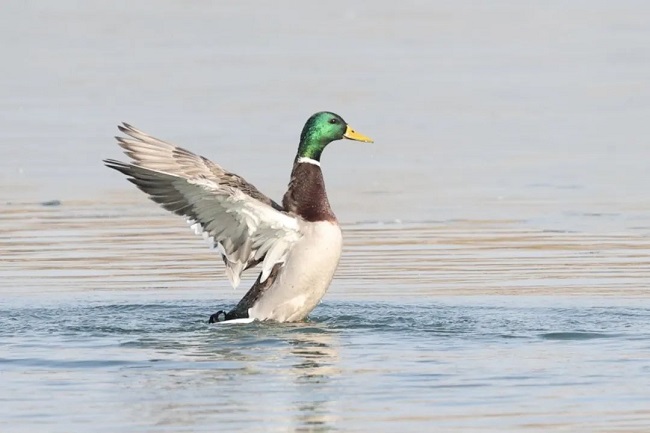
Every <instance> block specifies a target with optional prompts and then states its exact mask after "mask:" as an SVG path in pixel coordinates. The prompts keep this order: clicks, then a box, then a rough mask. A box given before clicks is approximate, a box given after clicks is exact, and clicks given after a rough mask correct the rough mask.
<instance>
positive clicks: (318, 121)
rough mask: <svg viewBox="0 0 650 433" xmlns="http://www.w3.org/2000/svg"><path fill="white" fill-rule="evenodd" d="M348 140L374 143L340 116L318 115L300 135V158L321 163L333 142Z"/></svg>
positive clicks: (330, 114) (312, 118) (322, 112)
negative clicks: (322, 157)
mask: <svg viewBox="0 0 650 433" xmlns="http://www.w3.org/2000/svg"><path fill="white" fill-rule="evenodd" d="M342 138H347V139H349V140H356V141H365V142H366V143H372V139H370V138H369V137H366V136H365V135H362V134H359V133H358V132H355V131H354V129H352V128H350V126H349V125H348V124H347V123H345V120H343V118H342V117H341V116H339V115H338V114H334V113H330V112H329V111H321V112H320V113H316V114H314V115H313V116H311V117H310V118H309V120H307V123H305V127H304V128H302V133H301V134H300V145H299V146H298V157H305V158H311V159H315V160H316V161H320V155H321V153H323V150H324V149H325V147H326V146H327V145H328V144H330V143H331V142H332V141H335V140H340V139H342Z"/></svg>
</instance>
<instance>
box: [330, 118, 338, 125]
mask: <svg viewBox="0 0 650 433" xmlns="http://www.w3.org/2000/svg"><path fill="white" fill-rule="evenodd" d="M330 123H331V124H332V125H334V124H335V123H339V119H330Z"/></svg>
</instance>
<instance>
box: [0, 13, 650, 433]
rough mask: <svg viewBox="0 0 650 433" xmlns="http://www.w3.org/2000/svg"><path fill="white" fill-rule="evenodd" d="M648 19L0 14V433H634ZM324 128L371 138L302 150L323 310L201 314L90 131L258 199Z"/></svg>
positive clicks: (213, 294)
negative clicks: (217, 321)
mask: <svg viewBox="0 0 650 433" xmlns="http://www.w3.org/2000/svg"><path fill="white" fill-rule="evenodd" d="M314 8H317V11H316V10H315V9H314ZM649 21H650V8H649V7H648V6H647V5H646V4H645V3H644V2H635V1H628V2H616V3H612V2H605V1H595V2H588V3H587V2H573V3H571V4H567V3H566V2H554V1H551V2H545V3H544V4H537V5H534V6H531V5H529V4H524V3H521V2H510V1H505V2H500V3H498V4H497V3H491V4H484V5H481V4H477V3H476V2H471V1H460V2H453V3H444V2H418V1H402V2H400V3H399V4H398V5H397V4H395V3H394V2H385V1H372V2H371V1H359V2H352V3H351V2H343V1H337V0H335V1H331V2H328V3H327V4H320V5H308V4H305V5H296V4H293V3H292V2H285V1H279V2H274V3H273V5H270V4H269V5H268V6H257V7H255V8H253V7H252V6H247V5H244V4H239V3H232V4H223V2H214V3H211V2H191V3H187V2H173V1H168V2H160V1H156V2H153V1H152V2H147V1H143V2H136V3H133V2H132V3H130V4H129V5H128V7H126V6H125V5H120V4H118V3H108V2H100V1H92V2H77V1H69V0H64V1H58V2H56V3H44V2H41V3H38V2H36V3H34V2H20V1H9V2H5V3H4V4H3V13H2V14H0V33H1V34H2V35H3V36H4V38H3V40H5V41H11V43H7V44H4V46H3V59H4V60H5V64H6V65H9V66H8V67H6V68H4V69H3V71H2V72H1V73H0V93H1V94H2V95H3V97H2V98H1V99H0V156H1V158H0V377H1V378H2V387H0V402H1V404H0V423H1V426H0V430H2V431H3V432H32V431H47V432H71V431H89V430H91V431H106V432H114V431H123V432H197V431H210V432H214V431H215V430H220V431H242V430H244V429H246V430H248V431H277V432H284V431H305V432H306V431H359V432H367V431H377V432H388V431H391V432H392V431H395V430H399V431H401V432H404V433H406V432H420V431H458V432H476V431H485V432H503V431H517V432H518V431H531V432H532V431H538V432H548V431H571V432H574V431H585V432H633V431H634V432H645V431H647V429H648V425H650V415H649V414H650V397H649V394H648V389H650V379H648V378H649V377H650V356H648V354H649V353H650V338H649V337H650V325H649V323H650V298H649V288H648V287H649V285H650V200H648V193H647V186H648V185H650V170H648V161H650V147H649V146H648V143H647V137H648V136H650V123H648V122H647V119H648V118H650V102H649V101H650V85H649V83H648V80H647V77H648V76H650V56H649V55H648V46H650V27H648V25H647V23H648V22H649ZM17 35H20V37H18V36H17ZM323 109H326V110H333V111H336V112H338V113H340V114H341V115H343V116H344V118H345V119H346V120H347V121H349V122H350V123H351V124H352V125H353V126H354V127H355V128H356V129H357V130H359V131H361V132H363V133H364V134H367V135H369V136H371V137H373V138H374V139H375V141H376V143H375V144H374V145H365V144H359V143H351V142H337V143H334V144H333V145H332V146H331V147H330V148H328V149H327V151H326V152H325V155H324V157H323V169H324V173H325V178H326V182H327V187H328V192H329V195H330V199H331V202H332V206H333V208H334V210H335V212H336V213H337V215H338V217H339V219H340V221H341V223H342V227H343V231H344V239H345V246H344V254H343V258H342V261H341V264H340V267H339V270H338V273H337V276H336V279H335V280H334V282H333V284H332V286H331V288H330V291H329V292H328V294H327V296H326V297H325V299H324V301H323V302H322V303H321V305H319V306H318V307H317V308H316V309H315V310H314V312H313V314H312V315H311V317H310V319H309V320H308V321H307V322H305V323H299V324H283V325H279V324H266V323H254V324H250V325H246V326H236V327H235V326H232V327H227V326H211V325H208V324H207V323H206V320H207V318H208V316H209V315H210V314H211V313H213V312H215V311H217V310H219V309H222V308H227V307H229V306H231V305H233V304H234V303H235V302H237V300H238V299H239V297H240V296H241V295H242V294H243V290H242V289H239V290H233V289H232V288H230V287H229V286H228V283H227V280H226V278H225V277H224V275H223V269H222V265H221V263H220V259H219V258H218V257H216V256H215V254H214V252H211V251H209V249H208V248H207V247H206V246H205V244H203V243H202V241H201V240H200V239H199V238H197V237H195V236H194V235H193V234H192V233H191V232H190V230H189V229H188V228H187V227H186V225H185V223H184V221H182V219H181V218H178V217H175V216H172V215H168V214H167V213H166V212H164V211H163V210H161V209H159V208H157V207H156V206H155V205H154V204H153V203H150V202H149V201H148V200H147V199H146V198H145V197H144V196H143V195H142V194H141V193H140V192H139V191H137V190H135V188H133V187H132V185H130V184H129V183H127V182H126V181H125V180H124V179H123V178H122V177H121V176H120V175H119V174H117V173H114V172H112V171H110V170H108V169H106V168H104V167H103V166H102V165H101V163H100V161H101V159H102V158H108V157H110V158H116V157H118V155H119V154H120V152H119V149H118V148H117V146H116V145H115V144H114V142H113V139H112V136H113V135H115V134H116V133H117V131H116V129H115V126H114V125H115V124H117V123H118V122H120V121H128V122H130V123H132V124H134V125H135V126H137V127H138V128H141V129H143V130H145V131H148V132H151V133H152V134H154V135H156V136H159V137H160V138H163V139H166V140H169V141H173V142H177V143H179V144H181V145H183V146H185V147H187V148H189V149H192V150H194V151H196V152H199V153H201V154H203V155H205V156H207V157H210V158H212V159H214V160H215V161H217V162H219V163H220V164H222V165H223V166H224V167H226V168H228V169H230V170H232V171H235V172H237V173H238V174H241V175H242V176H244V177H245V178H246V179H247V180H249V181H251V182H253V183H254V184H255V185H256V186H258V187H259V188H260V190H261V191H263V192H265V193H267V194H268V195H270V196H271V197H273V198H274V199H279V198H280V197H281V195H282V193H283V192H284V188H285V187H286V184H287V182H288V176H289V170H290V163H291V161H292V158H293V155H294V152H295V147H296V145H297V138H298V134H299V131H300V128H301V126H302V124H303V122H304V121H305V120H306V118H307V117H308V116H309V115H310V114H311V113H313V112H315V111H318V110H323ZM254 277H255V275H253V274H251V275H249V276H248V279H246V280H245V281H244V282H243V283H242V286H246V285H248V284H251V282H252V279H253V278H254Z"/></svg>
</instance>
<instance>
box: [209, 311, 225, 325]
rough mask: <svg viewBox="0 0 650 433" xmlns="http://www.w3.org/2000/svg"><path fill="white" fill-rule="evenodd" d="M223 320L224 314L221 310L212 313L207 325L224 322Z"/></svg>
mask: <svg viewBox="0 0 650 433" xmlns="http://www.w3.org/2000/svg"><path fill="white" fill-rule="evenodd" d="M225 320H226V312H225V311H223V310H219V311H217V312H216V313H214V314H213V315H212V316H210V319H209V320H208V323H217V322H224V321H225Z"/></svg>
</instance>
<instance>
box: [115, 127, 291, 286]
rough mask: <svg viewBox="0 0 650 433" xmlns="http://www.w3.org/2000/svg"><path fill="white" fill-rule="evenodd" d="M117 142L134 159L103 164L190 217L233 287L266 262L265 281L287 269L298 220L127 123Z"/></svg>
mask: <svg viewBox="0 0 650 433" xmlns="http://www.w3.org/2000/svg"><path fill="white" fill-rule="evenodd" d="M118 128H119V130H120V131H122V132H123V133H124V134H126V135H128V137H116V138H117V141H118V144H119V145H120V146H121V147H122V148H124V149H125V153H126V154H127V155H128V156H130V157H131V158H132V160H133V161H132V162H130V163H124V162H120V161H116V160H113V159H107V160H104V163H105V164H106V166H108V167H110V168H113V169H115V170H117V171H119V172H121V173H124V174H125V175H127V176H128V178H129V181H130V182H132V183H134V184H135V185H136V186H137V187H138V188H140V190H142V191H144V192H145V193H147V194H148V195H149V198H151V199H152V200H153V201H155V202H156V203H159V204H160V205H162V207H164V208H165V209H167V210H169V211H171V212H174V213H176V214H178V215H183V216H185V217H187V219H188V221H189V222H190V223H191V224H192V228H193V229H194V230H195V232H196V233H197V234H201V233H202V234H203V236H204V237H205V238H207V239H209V240H210V241H211V242H212V243H213V245H214V246H215V247H218V248H219V249H220V251H221V254H222V256H223V259H224V263H225V264H226V275H227V276H228V278H229V279H230V282H231V284H232V285H233V287H237V285H239V281H240V278H241V274H242V272H243V271H244V270H245V269H247V268H249V267H251V266H255V265H256V264H257V263H259V262H260V261H262V278H261V281H264V280H266V278H267V277H268V276H269V274H270V273H271V270H272V269H273V266H274V265H275V264H276V263H283V262H284V261H285V259H286V257H287V254H288V252H289V250H290V249H291V246H292V245H293V244H294V243H295V242H296V241H297V240H298V239H300V238H301V237H302V234H301V233H300V229H299V226H298V220H297V219H296V218H294V217H292V216H290V215H288V214H286V213H284V212H282V207H281V206H279V205H278V204H277V203H275V202H274V201H273V200H271V199H270V198H268V197H267V196H265V195H264V194H262V193H261V192H260V191H259V190H258V189H257V188H255V187H254V186H253V185H251V184H250V183H248V182H246V181H245V180H244V179H243V178H241V177H240V176H237V175H236V174H233V173H229V172H227V171H225V170H224V169H223V168H221V167H220V166H218V165H217V164H215V163H213V162H212V161H210V160H208V159H206V158H204V157H202V156H198V155H195V154H194V153H192V152H190V151H188V150H185V149H183V148H180V147H177V146H174V145H173V144H170V143H166V142H164V141H161V140H158V139H156V138H154V137H151V136H149V135H147V134H145V133H143V132H141V131H139V130H137V129H135V128H134V127H132V126H130V125H128V124H126V123H124V124H123V125H121V126H118Z"/></svg>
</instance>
